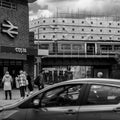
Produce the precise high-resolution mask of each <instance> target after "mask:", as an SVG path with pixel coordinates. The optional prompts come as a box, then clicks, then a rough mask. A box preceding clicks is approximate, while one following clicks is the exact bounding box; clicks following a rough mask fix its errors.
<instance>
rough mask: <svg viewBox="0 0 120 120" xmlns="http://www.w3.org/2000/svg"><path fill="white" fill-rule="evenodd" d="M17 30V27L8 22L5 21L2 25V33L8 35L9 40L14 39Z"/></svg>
mask: <svg viewBox="0 0 120 120" xmlns="http://www.w3.org/2000/svg"><path fill="white" fill-rule="evenodd" d="M17 30H18V27H17V26H15V25H13V24H12V23H11V22H10V21H8V20H5V23H2V32H3V33H6V34H8V35H9V36H10V37H11V38H15V36H16V35H18V31H17Z"/></svg>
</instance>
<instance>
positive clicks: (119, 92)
mask: <svg viewBox="0 0 120 120" xmlns="http://www.w3.org/2000/svg"><path fill="white" fill-rule="evenodd" d="M119 102H120V88H118V87H112V86H105V85H92V86H91V88H90V92H89V95H88V100H87V104H88V105H103V104H118V103H119Z"/></svg>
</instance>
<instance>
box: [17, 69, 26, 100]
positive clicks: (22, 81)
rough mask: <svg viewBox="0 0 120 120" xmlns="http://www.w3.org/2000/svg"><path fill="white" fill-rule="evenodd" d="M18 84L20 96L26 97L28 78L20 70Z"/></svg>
mask: <svg viewBox="0 0 120 120" xmlns="http://www.w3.org/2000/svg"><path fill="white" fill-rule="evenodd" d="M17 80H18V83H19V89H20V96H21V97H22V98H24V97H25V88H26V76H25V74H24V72H23V71H22V70H20V75H19V76H18V79H17Z"/></svg>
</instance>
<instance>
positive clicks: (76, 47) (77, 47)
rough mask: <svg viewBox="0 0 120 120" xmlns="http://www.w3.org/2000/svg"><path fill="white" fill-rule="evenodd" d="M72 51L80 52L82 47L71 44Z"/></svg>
mask: <svg viewBox="0 0 120 120" xmlns="http://www.w3.org/2000/svg"><path fill="white" fill-rule="evenodd" d="M72 49H73V50H81V49H82V45H78V44H73V45H72Z"/></svg>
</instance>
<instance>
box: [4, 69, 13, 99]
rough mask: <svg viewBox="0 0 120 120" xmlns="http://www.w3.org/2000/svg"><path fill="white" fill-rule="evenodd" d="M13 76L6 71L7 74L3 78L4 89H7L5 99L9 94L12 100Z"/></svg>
mask: <svg viewBox="0 0 120 120" xmlns="http://www.w3.org/2000/svg"><path fill="white" fill-rule="evenodd" d="M12 82H13V79H12V76H11V75H10V74H9V72H8V71H6V73H5V75H4V76H3V78H2V83H3V85H4V86H3V89H4V91H5V99H6V100H7V98H8V94H9V97H10V100H11V99H12Z"/></svg>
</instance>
